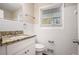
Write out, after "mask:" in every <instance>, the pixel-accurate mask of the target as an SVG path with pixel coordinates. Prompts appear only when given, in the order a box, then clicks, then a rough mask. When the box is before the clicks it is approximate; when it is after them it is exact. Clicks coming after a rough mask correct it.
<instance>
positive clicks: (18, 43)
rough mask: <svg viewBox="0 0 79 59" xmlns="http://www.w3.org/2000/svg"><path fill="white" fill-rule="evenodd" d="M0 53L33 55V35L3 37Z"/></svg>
mask: <svg viewBox="0 0 79 59" xmlns="http://www.w3.org/2000/svg"><path fill="white" fill-rule="evenodd" d="M0 55H35V35H32V36H28V35H23V34H22V35H18V36H13V37H3V40H2V43H1V44H0Z"/></svg>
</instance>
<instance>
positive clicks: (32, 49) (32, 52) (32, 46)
mask: <svg viewBox="0 0 79 59" xmlns="http://www.w3.org/2000/svg"><path fill="white" fill-rule="evenodd" d="M28 55H35V44H34V45H31V46H29V47H28Z"/></svg>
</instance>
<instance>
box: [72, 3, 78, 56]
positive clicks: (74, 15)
mask: <svg viewBox="0 0 79 59" xmlns="http://www.w3.org/2000/svg"><path fill="white" fill-rule="evenodd" d="M77 16H78V4H76V5H75V8H74V10H73V18H74V32H73V35H74V39H73V44H72V47H73V50H72V54H73V55H77V54H78V43H79V42H78V23H77V22H78V17H77Z"/></svg>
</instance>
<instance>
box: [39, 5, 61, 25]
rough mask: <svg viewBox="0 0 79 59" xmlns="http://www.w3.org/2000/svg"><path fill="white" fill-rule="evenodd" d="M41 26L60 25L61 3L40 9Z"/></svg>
mask: <svg viewBox="0 0 79 59" xmlns="http://www.w3.org/2000/svg"><path fill="white" fill-rule="evenodd" d="M40 11H41V15H40V20H41V26H61V25H62V21H61V20H62V8H61V5H60V6H57V7H54V6H53V8H52V7H50V8H47V9H41V10H40Z"/></svg>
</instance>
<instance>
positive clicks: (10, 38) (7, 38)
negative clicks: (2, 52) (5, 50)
mask: <svg viewBox="0 0 79 59" xmlns="http://www.w3.org/2000/svg"><path fill="white" fill-rule="evenodd" d="M35 36H36V35H25V34H22V35H17V36H3V37H2V42H1V43H0V45H5V44H11V43H15V42H18V41H22V40H25V39H29V38H32V37H35Z"/></svg>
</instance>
